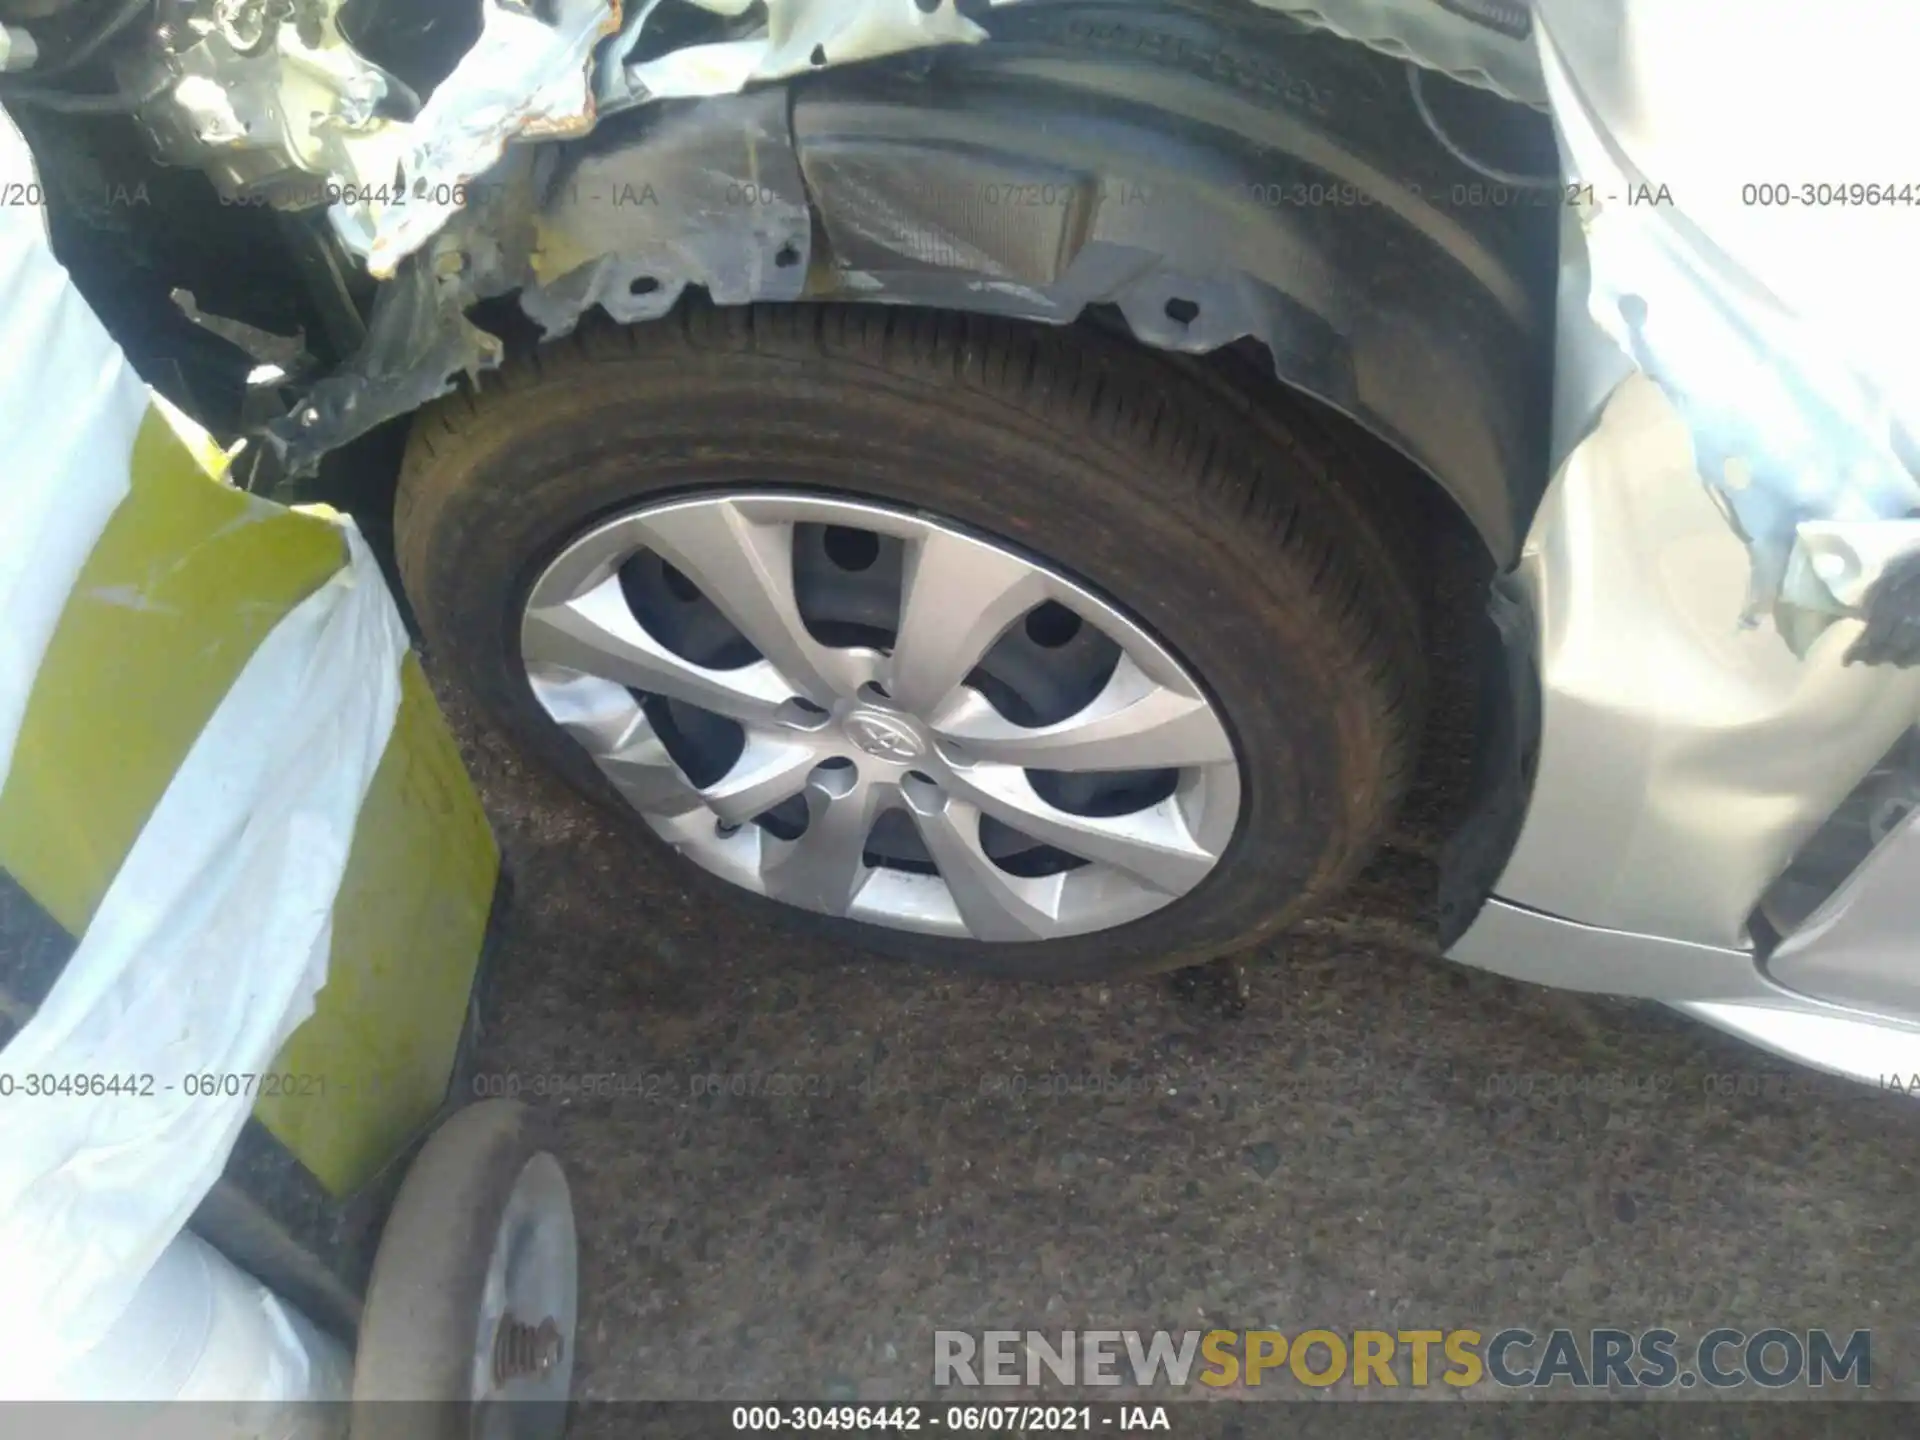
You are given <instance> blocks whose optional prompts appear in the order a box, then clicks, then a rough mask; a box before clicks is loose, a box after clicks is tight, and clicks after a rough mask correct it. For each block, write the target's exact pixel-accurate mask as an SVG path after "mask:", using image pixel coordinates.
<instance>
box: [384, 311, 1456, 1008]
mask: <svg viewBox="0 0 1920 1440" xmlns="http://www.w3.org/2000/svg"><path fill="white" fill-rule="evenodd" d="M1316 433H1317V432H1316V431H1314V429H1313V428H1312V427H1311V426H1306V427H1303V428H1301V429H1298V430H1295V431H1289V430H1287V429H1285V428H1276V426H1275V424H1273V423H1272V422H1271V421H1270V420H1263V419H1257V418H1255V417H1253V416H1251V415H1249V414H1248V413H1246V411H1245V410H1244V408H1243V407H1242V406H1240V405H1236V404H1235V403H1234V402H1233V400H1232V399H1231V397H1229V396H1227V395H1225V394H1223V393H1222V392H1221V391H1219V390H1218V389H1217V388H1215V387H1214V386H1212V385H1210V384H1205V383H1201V382H1200V381H1199V380H1197V379H1196V378H1195V377H1194V376H1192V375H1191V374H1189V373H1187V372H1185V371H1183V370H1182V369H1181V368H1179V367H1178V366H1176V365H1175V364H1173V363H1172V362H1169V361H1166V360H1163V359H1161V358H1159V357H1155V356H1151V355H1147V354H1143V353H1138V352H1136V351H1134V350H1133V349H1132V348H1130V347H1128V346H1126V345H1125V344H1124V343H1123V342H1119V341H1116V340H1113V339H1110V338H1107V337H1104V336H1100V335H1095V334H1089V333H1086V332H1082V331H1064V330H1051V329H1047V328H1044V327H1035V326H1027V325H1021V324H1016V323H1011V322H1002V321H994V320H984V319H977V318H966V317H958V316H953V315H945V314H937V313H932V312H917V311H901V310H889V309H869V308H864V307H837V306H835V307H811V308H808V307H793V308H787V309H778V308H756V309H743V310H731V311H719V310H713V309H709V308H705V307H691V306H690V307H687V308H685V309H683V310H682V311H681V312H680V313H679V314H677V315H676V316H674V317H673V318H671V319H669V320H668V321H665V322H661V323H658V324H654V325H648V326H643V327H637V328H633V329H624V330H623V329H616V328H612V327H608V326H601V327H589V328H587V329H586V330H584V331H583V332H582V333H581V334H580V335H578V336H576V337H575V338H574V339H572V340H570V341H568V342H567V343H565V344H563V345H560V346H557V347H553V348H551V349H548V350H544V351H542V352H540V353H539V354H538V355H537V356H534V357H529V358H527V359H525V360H522V361H519V362H516V363H515V364H513V365H512V366H510V367H509V368H508V369H507V370H506V371H504V372H503V373H502V374H501V376H500V377H499V378H498V380H490V381H489V383H488V385H487V386H486V388H485V389H484V390H483V391H482V392H481V393H479V394H478V395H464V396H459V397H455V398H453V399H451V400H449V401H446V402H443V403H441V404H440V405H438V406H436V407H434V408H433V409H432V410H430V411H428V412H426V413H424V414H423V415H422V416H421V417H420V418H419V419H418V420H417V422H416V424H415V427H414V432H413V437H412V441H411V445H410V449H409V453H408V457H407V463H406V467H405V470H404V473H403V476H402V480H401V492H400V501H399V507H398V513H397V525H396V529H397V539H398V546H399V554H400V564H401V569H402V573H403V575H404V577H405V580H406V584H407V588H408V592H409V595H410V597H411V599H412V600H413V603H414V605H415V607H416V610H417V612H418V614H419V616H420V620H421V624H422V626H423V628H424V630H425V632H426V634H427V637H428V639H429V641H430V644H431V647H432V653H433V655H434V657H435V658H436V660H438V661H439V662H440V663H441V664H443V665H444V666H445V667H447V668H449V669H451V671H452V672H453V674H454V676H455V677H456V678H457V679H459V680H461V681H463V682H465V684H467V685H468V686H469V687H470V688H471V689H472V690H473V691H474V692H476V694H477V695H478V697H479V698H480V700H481V701H482V703H483V704H484V706H485V707H486V709H487V710H488V712H489V713H490V714H491V715H492V717H493V718H494V719H495V720H496V721H498V722H499V723H500V724H501V725H502V726H504V727H505V728H506V729H507V730H509V731H510V732H512V733H513V734H514V735H515V736H517V738H518V739H519V741H520V743H521V744H522V745H523V746H524V747H525V748H526V749H527V750H528V751H529V752H530V753H532V754H533V755H535V756H536V757H538V758H540V759H541V760H543V761H544V762H545V763H547V764H549V765H551V766H552V767H553V768H555V769H556V770H558V771H560V772H561V773H562V774H563V775H565V776H566V777H568V778H569V779H570V780H572V781H573V782H574V783H575V784H576V785H578V786H579V787H580V788H581V789H583V790H585V791H586V792H587V793H589V794H591V795H593V796H595V797H596V798H599V799H601V800H603V801H607V802H608V803H610V804H612V805H614V806H615V807H616V808H617V809H618V810H620V811H621V812H622V813H623V814H625V815H627V816H628V817H629V818H630V819H632V820H634V821H635V822H637V823H638V824H639V825H640V826H641V827H643V828H644V830H645V831H647V832H648V833H650V834H651V835H652V836H654V837H656V838H657V839H658V840H659V841H661V842H663V843H664V844H665V845H666V846H669V847H671V848H672V850H674V851H677V852H678V854H679V855H680V856H681V857H682V858H683V859H684V860H685V861H688V862H691V866H692V867H697V870H698V871H704V872H706V874H707V875H708V876H711V877H716V878H717V879H718V880H720V881H722V882H724V883H726V884H727V885H729V886H732V887H734V888H735V890H736V892H750V893H751V894H753V895H756V896H761V897H765V898H766V899H767V900H770V901H775V902H780V903H779V910H778V913H779V914H780V915H781V916H784V917H786V918H787V919H788V920H790V921H792V922H793V923H796V924H800V925H806V926H813V927H818V926H826V927H829V928H831V929H833V930H835V931H837V932H838V933H839V934H840V935H841V936H842V937H843V938H844V939H846V940H848V941H850V942H852V943H855V944H859V945H863V946H865V947H867V948H869V949H876V950H882V951H887V952H891V953H895V954H903V955H908V956H911V957H914V958H924V959H929V960H935V961H942V962H947V963H952V964H956V965H962V966H966V967H970V968H975V969H980V970H989V971H993V972H996V973H1002V974H1011V975H1022V976H1033V977H1042V978H1058V979H1065V978H1080V977H1092V976H1097V975H1107V974H1118V973H1126V972H1130V971H1141V970H1150V969H1159V968H1167V967H1171V966H1175V965H1180V964H1188V963H1193V962H1195V961H1197V960H1202V959H1206V958H1208V957H1210V956H1212V955H1215V954H1219V953H1222V952H1225V951H1228V950H1231V949H1234V948H1237V947H1239V946H1242V945H1245V944H1247V943H1250V942H1252V941H1254V940H1256V939H1258V938H1259V937H1261V936H1263V935H1265V934H1267V933H1269V932H1271V931H1272V930H1274V929H1275V928H1277V927H1279V926H1281V925H1283V924H1284V923H1286V922H1287V921H1288V920H1289V919H1291V918H1293V917H1294V916H1296V915H1297V914H1298V913H1299V912H1300V910H1301V909H1302V907H1303V906H1304V905H1305V904H1306V903H1307V902H1308V901H1309V899H1311V898H1312V897H1314V896H1316V895H1318V894H1321V893H1323V892H1324V891H1326V890H1327V889H1328V888H1329V886H1330V885H1331V884H1332V883H1334V882H1335V881H1337V880H1338V879H1340V878H1341V877H1343V876H1345V875H1346V874H1347V873H1348V872H1350V870H1351V869H1352V867H1353V866H1354V865H1355V864H1356V863H1357V861H1358V859H1359V858H1360V857H1361V855H1362V854H1363V853H1364V851H1365V849H1366V847H1367V846H1368V844H1369V843H1370V841H1371V839H1372V837H1373V836H1374V834H1375V833H1376V831H1377V829H1378V827H1379V825H1380V824H1381V821H1382V819H1383V816H1384V815H1385V813H1386V811H1387V810H1388V808H1389V807H1390V805H1391V803H1392V802H1393V800H1394V798H1395V797H1396V794H1397V792H1398V790H1399V788H1400V787H1401V785H1402V783H1403V781H1404V778H1405V773H1406V769H1407V764H1408V757H1409V752H1410V747H1411V742H1412V733H1411V732H1412V729H1413V726H1414V724H1415V720H1416V716H1415V710H1416V697H1417V695H1418V692H1419V646H1418V634H1417V625H1416V617H1415V614H1414V610H1413V606H1412V603H1411V601H1410V600H1409V599H1408V598H1407V590H1406V587H1405V585H1404V584H1403V583H1402V581H1401V580H1400V578H1399V577H1398V576H1397V575H1396V574H1395V573H1394V571H1393V567H1392V564H1391V561H1390V560H1389V559H1388V558H1387V554H1386V551H1385V549H1384V547H1382V546H1381V544H1380V542H1379V541H1378V539H1377V538H1376V537H1375V535H1374V534H1373V532H1372V531H1371V529H1370V528H1369V526H1368V524H1367V522H1366V521H1365V520H1364V519H1363V518H1362V517H1361V516H1360V514H1359V513H1358V512H1357V511H1356V510H1355V509H1354V508H1353V507H1352V506H1351V505H1349V504H1348V503H1346V501H1345V500H1344V499H1343V497H1342V495H1341V494H1340V491H1339V488H1338V487H1339V485H1340V476H1339V475H1338V474H1337V473H1334V474H1330V473H1329V469H1328V467H1329V465H1330V463H1333V462H1330V460H1329V457H1328V455H1327V453H1326V452H1325V450H1324V449H1323V448H1322V446H1321V444H1320V442H1318V441H1316V439H1315V438H1314V436H1315V434H1316ZM689 878H690V880H691V879H692V878H693V876H692V873H691V872H690V875H689Z"/></svg>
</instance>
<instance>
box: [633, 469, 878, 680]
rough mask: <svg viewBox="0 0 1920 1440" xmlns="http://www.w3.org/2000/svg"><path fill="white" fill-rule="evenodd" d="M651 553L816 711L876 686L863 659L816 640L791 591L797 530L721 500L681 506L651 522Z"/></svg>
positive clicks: (649, 532) (870, 670)
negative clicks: (695, 591) (694, 589)
mask: <svg viewBox="0 0 1920 1440" xmlns="http://www.w3.org/2000/svg"><path fill="white" fill-rule="evenodd" d="M647 532H648V535H649V537H650V538H651V540H652V542H653V549H654V550H655V551H656V552H657V553H658V554H660V555H661V556H663V557H664V558H665V559H666V560H667V561H669V562H670V563H671V564H672V565H673V566H674V567H675V568H676V569H678V570H679V571H680V573H681V574H683V575H685V576H686V577H687V578H688V579H689V580H691V581H693V583H694V584H695V585H697V586H699V587H700V590H701V592H702V593H703V594H705V595H706V597H707V598H708V599H709V600H711V601H712V602H713V603H714V605H715V606H717V607H718V608H719V610H720V613H721V614H723V615H725V616H726V617H727V619H729V620H731V621H732V622H733V623H734V625H735V626H736V627H737V628H738V629H739V631H740V633H741V634H742V635H744V636H746V637H747V639H748V640H749V641H750V642H751V643H752V645H753V647H754V648H755V649H756V650H758V651H759V652H760V653H761V654H762V655H764V656H765V657H766V658H767V660H768V662H769V663H771V664H772V666H773V667H774V669H776V670H778V671H779V672H780V673H781V674H782V675H784V676H785V677H786V678H787V680H788V682H789V683H790V684H791V685H792V687H793V689H794V690H795V691H797V692H798V693H799V694H801V695H804V696H805V697H806V698H807V699H809V700H812V701H814V702H815V703H816V704H822V705H824V704H828V703H831V702H832V701H833V700H834V699H835V697H837V696H847V695H852V694H853V693H854V691H855V690H857V689H859V687H860V684H861V682H862V681H864V680H867V679H869V678H871V674H872V667H871V664H870V662H866V661H864V660H863V659H862V658H861V657H860V652H850V651H844V650H834V649H830V648H829V647H827V646H825V645H822V644H821V643H820V642H819V641H817V640H815V639H814V638H813V636H812V634H811V633H810V632H809V631H808V629H807V624H806V621H805V620H803V619H802V618H801V615H800V606H799V602H798V601H797V600H796V598H795V596H794V590H793V528H792V525H791V524H790V523H789V524H785V525H782V524H780V523H779V522H777V521H774V522H769V521H764V520H758V519H755V518H754V517H753V516H751V515H750V514H749V513H748V512H747V509H746V507H744V506H741V505H738V504H734V503H731V502H729V501H725V500H720V501H713V502H710V503H707V504H693V505H676V506H672V507H670V508H668V509H666V510H664V511H662V512H660V513H659V514H658V515H655V516H652V517H650V518H649V520H648V522H647Z"/></svg>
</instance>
